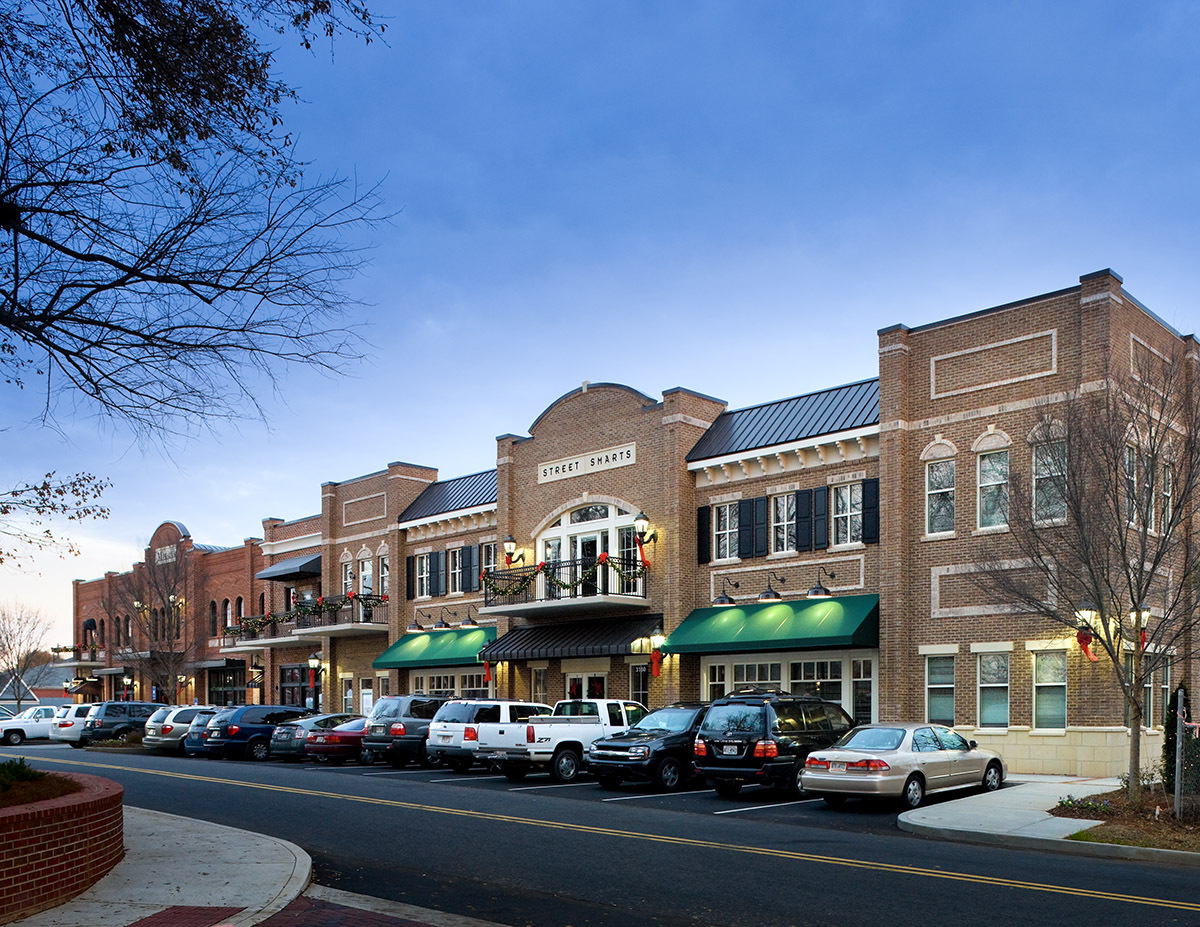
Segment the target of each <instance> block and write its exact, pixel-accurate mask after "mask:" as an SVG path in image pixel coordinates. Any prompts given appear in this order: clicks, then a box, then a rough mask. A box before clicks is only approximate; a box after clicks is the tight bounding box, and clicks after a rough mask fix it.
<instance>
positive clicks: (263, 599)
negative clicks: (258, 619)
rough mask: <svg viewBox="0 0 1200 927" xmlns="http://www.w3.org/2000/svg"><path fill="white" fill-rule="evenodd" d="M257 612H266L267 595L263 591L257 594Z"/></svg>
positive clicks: (261, 613) (263, 613)
mask: <svg viewBox="0 0 1200 927" xmlns="http://www.w3.org/2000/svg"><path fill="white" fill-rule="evenodd" d="M258 613H259V614H260V615H265V614H266V613H267V596H266V594H265V593H262V592H260V593H259V594H258Z"/></svg>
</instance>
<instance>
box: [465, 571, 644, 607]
mask: <svg viewBox="0 0 1200 927" xmlns="http://www.w3.org/2000/svg"><path fill="white" fill-rule="evenodd" d="M648 584H649V576H648V574H647V573H646V569H645V567H644V566H642V564H641V563H640V562H639V561H638V559H637V558H636V557H621V558H618V557H605V558H603V559H596V558H581V559H578V560H553V561H546V562H544V563H540V564H538V565H537V566H529V567H518V568H517V569H510V570H490V571H488V573H487V575H486V576H485V578H484V584H483V585H484V590H483V608H482V609H480V613H481V614H488V613H491V614H508V613H512V614H517V613H535V612H536V613H537V614H539V615H552V614H566V613H569V612H575V611H580V612H582V611H617V610H624V609H628V608H630V607H631V606H632V607H635V608H636V607H638V606H645V605H647V604H648V602H647V586H648Z"/></svg>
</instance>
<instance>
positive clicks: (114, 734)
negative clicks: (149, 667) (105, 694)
mask: <svg viewBox="0 0 1200 927" xmlns="http://www.w3.org/2000/svg"><path fill="white" fill-rule="evenodd" d="M160 708H162V705H160V704H158V703H157V702H100V703H99V704H96V705H93V706H92V708H91V710H90V711H89V712H88V716H87V718H86V719H84V722H83V733H81V734H80V735H79V744H80V746H83V747H86V746H87V745H88V744H91V743H95V742H96V741H98V740H125V739H127V738H128V737H129V736H130V735H131V734H140V733H142V731H144V730H145V729H146V722H147V721H148V720H150V716H151V715H152V714H154V713H155V712H156V711H158V709H160Z"/></svg>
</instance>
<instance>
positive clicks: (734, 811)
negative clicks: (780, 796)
mask: <svg viewBox="0 0 1200 927" xmlns="http://www.w3.org/2000/svg"><path fill="white" fill-rule="evenodd" d="M820 800H821V799H819V798H801V799H798V800H796V801H778V802H775V803H774V804H771V805H752V806H751V807H749V808H726V809H725V810H724V811H714V812H713V814H738V813H740V812H742V811H761V810H762V809H763V808H786V807H787V806H788V805H806V804H808V803H809V802H814V801H820Z"/></svg>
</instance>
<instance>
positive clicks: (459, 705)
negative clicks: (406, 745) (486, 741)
mask: <svg viewBox="0 0 1200 927" xmlns="http://www.w3.org/2000/svg"><path fill="white" fill-rule="evenodd" d="M553 710H554V709H552V708H551V707H550V706H549V705H542V704H540V703H538V702H524V701H519V700H512V699H498V698H488V699H474V698H472V699H452V700H451V701H449V702H446V703H445V704H444V705H442V707H441V708H439V709H438V711H437V714H436V715H434V716H433V721H431V722H430V724H429V737H428V741H427V743H426V745H425V749H426V751H427V752H428V753H429V755H430V756H433V757H440V758H441V759H442V760H443V761H444V762H445V764H446V765H447V766H449V767H450V768H451V769H452V770H454V771H455V772H457V773H464V772H466V771H467V770H469V769H470V768H471V766H472V765H473V764H474V762H475V760H476V758H477V757H478V756H479V745H480V740H481V739H482V738H481V737H480V728H481V726H482V725H490V726H494V727H495V729H496V733H497V735H500V731H501V730H502V729H504V728H505V726H506V725H507V726H509V727H510V728H512V729H513V730H514V731H515V730H516V728H517V727H519V726H520V725H521V724H523V723H524V722H525V721H527V720H528V719H529V717H530V716H531V715H541V714H545V715H548V714H550V712H551V711H553ZM522 733H524V732H523V731H522Z"/></svg>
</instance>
